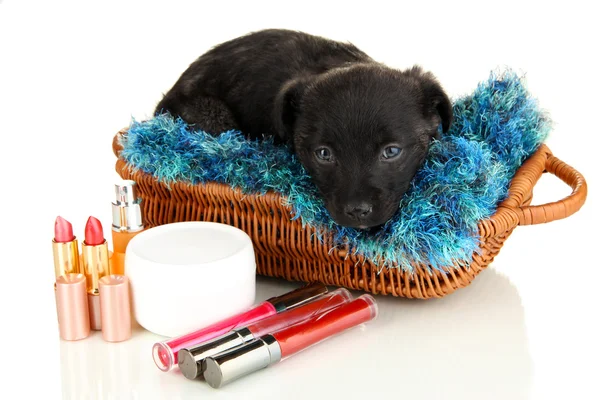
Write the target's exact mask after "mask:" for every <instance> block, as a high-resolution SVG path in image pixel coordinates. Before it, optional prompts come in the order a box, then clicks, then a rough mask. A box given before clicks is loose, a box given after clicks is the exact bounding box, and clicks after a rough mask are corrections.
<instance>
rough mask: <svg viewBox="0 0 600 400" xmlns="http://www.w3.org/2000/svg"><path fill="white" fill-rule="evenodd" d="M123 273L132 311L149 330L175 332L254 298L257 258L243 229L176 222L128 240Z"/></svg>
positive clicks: (248, 303)
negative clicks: (127, 282)
mask: <svg viewBox="0 0 600 400" xmlns="http://www.w3.org/2000/svg"><path fill="white" fill-rule="evenodd" d="M125 274H126V275H127V276H128V277H129V280H130V284H131V300H132V308H133V315H134V317H135V319H136V321H137V322H138V323H139V324H140V325H141V326H142V327H143V328H145V329H147V330H148V331H150V332H153V333H156V334H158V335H162V336H168V337H175V336H180V335H183V334H186V333H188V332H191V331H194V330H197V329H199V328H202V327H203V326H207V325H210V324H212V323H215V322H217V321H220V320H222V319H224V318H227V317H229V316H232V315H234V314H237V313H239V312H242V311H245V310H247V309H248V308H249V307H251V306H252V305H253V304H254V300H255V292H256V260H255V255H254V248H253V246H252V240H251V239H250V237H249V236H248V235H247V234H246V233H245V232H244V231H242V230H241V229H238V228H235V227H233V226H230V225H225V224H220V223H215V222H176V223H171V224H166V225H160V226H157V227H154V228H150V229H148V230H145V231H143V232H141V233H140V234H138V235H137V236H135V237H134V238H133V239H131V241H130V242H129V244H128V246H127V250H126V253H125Z"/></svg>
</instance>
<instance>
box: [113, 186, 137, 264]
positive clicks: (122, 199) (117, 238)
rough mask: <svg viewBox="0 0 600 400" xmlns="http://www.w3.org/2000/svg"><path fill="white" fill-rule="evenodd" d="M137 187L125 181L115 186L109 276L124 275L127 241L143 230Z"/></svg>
mask: <svg viewBox="0 0 600 400" xmlns="http://www.w3.org/2000/svg"><path fill="white" fill-rule="evenodd" d="M141 201H142V199H141V198H140V197H139V196H138V193H137V185H136V183H135V182H134V181H131V180H126V181H123V182H122V183H119V184H116V185H115V201H114V202H113V203H112V215H113V222H112V239H113V255H112V258H111V267H110V268H111V274H118V275H122V274H124V273H125V250H126V249H127V245H128V244H129V241H130V240H131V239H133V237H134V236H135V235H137V234H138V233H140V232H142V231H143V230H144V224H143V222H142V212H141V209H140V203H141Z"/></svg>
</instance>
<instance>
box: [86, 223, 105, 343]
mask: <svg viewBox="0 0 600 400" xmlns="http://www.w3.org/2000/svg"><path fill="white" fill-rule="evenodd" d="M81 249H82V256H83V274H84V275H85V278H86V283H87V292H88V305H89V308H90V310H89V314H90V327H91V329H93V330H97V331H99V330H101V329H102V319H101V314H100V279H101V278H103V277H105V276H107V275H109V264H108V258H109V253H108V244H107V243H106V240H105V239H104V230H103V229H102V224H101V223H100V221H99V220H98V219H96V218H94V217H90V218H89V219H88V221H87V223H86V225H85V240H84V241H83V244H82V246H81Z"/></svg>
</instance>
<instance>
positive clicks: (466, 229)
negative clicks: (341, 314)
mask: <svg viewBox="0 0 600 400" xmlns="http://www.w3.org/2000/svg"><path fill="white" fill-rule="evenodd" d="M453 108H454V116H455V122H454V124H453V125H452V128H451V130H450V131H449V132H448V133H447V134H445V135H443V136H442V137H441V139H440V140H436V141H434V142H433V143H432V145H431V148H430V151H429V154H428V156H427V159H426V160H425V162H424V165H423V166H422V167H421V169H420V170H419V171H418V172H417V174H416V176H415V179H413V181H412V183H411V187H410V189H409V191H408V192H407V193H406V194H405V196H404V197H403V199H402V201H401V204H400V208H399V210H398V212H397V213H396V214H395V215H394V217H393V218H392V219H391V220H390V221H388V222H387V223H386V224H385V225H384V226H383V227H382V228H381V229H380V230H378V231H377V232H370V231H362V230H356V229H350V228H345V227H341V226H339V225H337V224H335V223H334V222H333V220H332V219H331V217H330V216H329V214H328V212H327V210H326V208H325V206H324V203H323V201H322V200H321V199H320V197H319V195H318V192H317V189H316V187H315V186H314V185H313V184H312V182H311V181H310V178H309V177H308V175H307V173H306V171H305V170H304V168H303V166H302V165H301V164H300V162H299V161H298V160H297V158H296V157H295V156H294V155H293V154H292V153H291V152H290V151H289V149H287V148H286V147H284V146H276V145H274V144H273V142H272V141H271V140H264V141H252V140H248V139H246V138H244V137H243V135H242V134H241V133H240V132H236V131H230V132H224V133H222V134H221V135H219V136H212V135H209V134H206V133H204V132H197V131H192V130H190V129H189V128H188V126H187V125H186V124H185V122H183V121H182V120H181V119H174V118H172V117H170V116H168V115H160V116H156V117H154V118H152V119H150V120H147V121H141V122H138V121H135V120H134V121H132V123H131V125H130V127H129V132H128V135H126V136H125V137H124V139H123V140H122V145H123V151H122V153H121V156H122V157H123V159H124V160H125V161H127V162H128V163H129V164H130V165H131V166H132V167H133V168H134V169H136V170H141V171H143V172H146V173H148V174H151V175H154V176H155V177H157V178H158V179H159V180H160V181H163V182H166V183H167V184H168V183H170V182H176V181H181V182H188V183H192V184H199V183H203V182H210V181H212V182H221V183H225V184H228V185H231V186H233V187H236V188H239V189H241V190H242V191H243V192H245V193H255V194H256V193H258V194H264V193H266V192H267V191H274V192H277V193H281V194H282V195H284V196H285V198H286V199H287V201H288V204H289V205H290V206H291V208H292V210H293V217H294V218H301V220H302V223H303V224H304V225H310V226H314V227H317V228H321V229H320V230H321V231H322V230H323V229H325V230H327V231H328V232H331V233H332V234H333V235H334V240H335V243H338V244H340V245H341V244H348V245H349V247H350V249H351V251H352V252H355V253H357V254H360V255H363V256H365V257H367V258H369V259H371V260H372V261H373V262H374V263H375V264H376V265H378V266H380V267H383V266H387V267H399V268H402V269H403V270H405V271H409V272H410V271H412V268H413V267H412V266H413V265H414V263H419V264H423V265H428V266H429V267H430V268H433V269H437V270H440V269H441V268H443V267H447V266H450V265H468V263H469V261H470V260H471V257H472V254H473V252H475V251H477V250H478V246H479V236H478V228H477V225H478V223H479V221H481V220H483V219H486V218H489V217H490V216H492V215H493V214H494V212H495V210H496V207H497V205H498V203H499V202H500V201H502V200H503V199H504V198H505V197H506V195H507V192H508V185H509V182H510V179H512V177H513V176H514V173H515V171H516V170H517V168H518V167H519V166H520V165H521V164H522V163H523V161H524V160H525V159H526V158H527V157H529V156H530V155H531V154H532V153H533V152H535V150H536V149H537V148H538V147H539V145H540V144H541V143H542V142H543V141H544V140H545V139H546V137H547V135H548V133H549V130H550V125H551V124H550V121H549V119H548V118H547V116H546V115H545V114H544V113H543V112H542V111H540V109H539V108H538V105H537V102H536V101H535V100H534V99H533V98H531V97H530V95H529V94H528V92H527V90H526V88H525V85H524V81H523V79H522V78H520V77H518V76H517V75H516V74H515V73H513V72H511V71H506V72H504V73H502V74H495V73H492V74H491V75H490V77H489V79H488V80H487V81H486V82H482V83H480V84H479V85H478V87H477V89H476V90H475V91H474V93H473V94H471V95H470V96H465V97H463V98H460V99H458V100H456V101H455V102H454V104H453Z"/></svg>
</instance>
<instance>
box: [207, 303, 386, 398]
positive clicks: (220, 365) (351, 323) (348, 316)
mask: <svg viewBox="0 0 600 400" xmlns="http://www.w3.org/2000/svg"><path fill="white" fill-rule="evenodd" d="M376 317H377V304H376V303H375V299H374V298H373V297H372V296H371V295H368V294H365V295H362V296H360V297H358V298H357V299H356V300H354V301H352V302H350V303H347V304H344V305H341V306H339V307H337V308H334V309H333V310H331V311H328V312H326V313H324V314H319V315H317V316H315V317H313V318H311V319H309V320H306V321H304V322H300V323H298V324H296V325H292V326H289V327H287V328H284V329H282V330H280V331H278V332H275V333H273V334H268V335H264V336H262V337H261V338H259V339H256V340H253V341H251V342H249V343H246V344H244V345H242V346H240V347H236V348H234V349H231V350H229V351H226V352H223V353H220V354H218V355H216V356H212V357H208V358H207V359H206V361H205V364H206V370H205V371H204V379H205V380H206V382H207V383H208V384H209V385H210V386H211V387H213V388H219V387H221V386H223V385H225V384H227V383H229V382H231V381H234V380H236V379H238V378H241V377H243V376H245V375H248V374H250V373H252V372H255V371H258V370H260V369H263V368H266V367H268V366H270V365H272V364H275V363H277V362H279V361H282V360H284V359H286V358H288V357H291V356H292V355H294V354H296V353H298V352H299V351H301V350H304V349H306V348H308V347H310V346H313V345H315V344H317V343H319V342H321V341H323V340H325V339H327V338H329V337H331V336H334V335H336V334H338V333H341V332H342V331H345V330H346V329H349V328H352V327H355V326H357V325H360V324H362V323H365V322H368V321H371V320H373V319H375V318H376Z"/></svg>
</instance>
